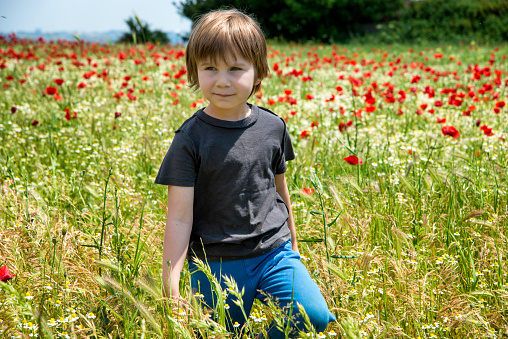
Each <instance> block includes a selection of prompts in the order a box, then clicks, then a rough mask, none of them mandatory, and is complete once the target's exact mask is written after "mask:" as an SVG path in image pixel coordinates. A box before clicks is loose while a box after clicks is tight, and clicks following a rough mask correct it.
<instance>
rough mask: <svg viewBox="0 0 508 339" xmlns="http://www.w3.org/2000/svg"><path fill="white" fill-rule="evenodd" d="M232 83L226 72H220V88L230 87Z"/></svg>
mask: <svg viewBox="0 0 508 339" xmlns="http://www.w3.org/2000/svg"><path fill="white" fill-rule="evenodd" d="M230 84H231V83H230V81H229V77H228V75H227V73H226V72H220V73H219V76H218V78H217V82H216V85H217V86H219V87H224V86H229V85H230Z"/></svg>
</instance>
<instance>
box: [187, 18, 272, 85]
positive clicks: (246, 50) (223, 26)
mask: <svg viewBox="0 0 508 339" xmlns="http://www.w3.org/2000/svg"><path fill="white" fill-rule="evenodd" d="M231 55H232V56H233V57H235V58H236V55H240V56H241V57H242V58H243V59H245V60H247V61H250V62H251V63H252V64H253V65H254V69H255V77H256V79H261V80H262V79H264V78H265V77H266V76H267V75H268V71H269V68H268V62H267V60H266V40H265V36H264V34H263V31H261V28H260V27H259V25H258V24H257V23H256V21H254V19H253V18H251V17H250V16H248V15H246V14H244V13H242V12H240V11H238V10H236V9H230V10H218V11H213V12H209V13H207V14H205V15H203V16H202V17H201V18H200V19H199V20H198V21H197V22H196V25H195V26H194V28H193V29H192V32H191V35H190V38H189V42H188V43H187V49H186V53H185V61H186V64H187V79H188V80H189V86H190V87H191V88H193V89H196V90H197V89H198V88H199V80H198V69H197V63H198V62H199V61H202V60H206V59H208V58H211V60H212V61H215V60H216V58H218V57H219V58H222V59H223V60H224V61H227V57H229V56H231ZM260 87H261V82H260V83H259V84H257V85H255V86H254V87H253V88H252V92H251V95H252V93H255V92H256V91H257V90H259V88H260Z"/></svg>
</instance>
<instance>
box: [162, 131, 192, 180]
mask: <svg viewBox="0 0 508 339" xmlns="http://www.w3.org/2000/svg"><path fill="white" fill-rule="evenodd" d="M196 177H197V157H196V150H195V147H194V144H193V143H192V140H191V139H190V137H189V136H188V135H187V134H186V133H185V132H183V131H176V134H175V137H174V138H173V142H172V143H171V146H170V147H169V150H168V152H167V153H166V156H165V157H164V160H163V161H162V165H161V167H160V168H159V173H157V177H156V178H155V183H156V184H160V185H174V186H185V187H194V185H195V183H196Z"/></svg>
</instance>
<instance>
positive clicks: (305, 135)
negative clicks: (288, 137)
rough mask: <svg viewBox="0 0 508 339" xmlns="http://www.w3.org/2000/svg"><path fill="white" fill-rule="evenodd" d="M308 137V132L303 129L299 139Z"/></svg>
mask: <svg viewBox="0 0 508 339" xmlns="http://www.w3.org/2000/svg"><path fill="white" fill-rule="evenodd" d="M309 136H310V132H309V131H307V130H305V129H304V130H303V131H302V133H300V138H301V139H305V138H308V137H309Z"/></svg>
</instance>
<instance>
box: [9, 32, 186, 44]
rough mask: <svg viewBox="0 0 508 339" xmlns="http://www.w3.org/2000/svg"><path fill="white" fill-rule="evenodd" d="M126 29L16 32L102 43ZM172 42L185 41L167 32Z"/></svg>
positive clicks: (26, 36) (113, 39)
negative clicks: (77, 38)
mask: <svg viewBox="0 0 508 339" xmlns="http://www.w3.org/2000/svg"><path fill="white" fill-rule="evenodd" d="M10 33H11V32H0V35H4V36H7V35H9V34H10ZM124 33H125V31H116V30H114V31H107V32H86V33H85V32H81V33H80V32H42V31H41V30H36V31H34V32H24V31H20V32H16V36H17V37H18V38H22V39H33V40H36V39H38V38H39V37H43V38H44V40H59V39H60V40H71V41H72V40H76V38H75V37H74V35H77V36H78V37H79V38H80V39H81V40H83V41H90V42H100V43H105V44H108V43H115V42H116V41H117V40H118V39H119V38H120V37H121V36H122V35H123V34H124ZM167 35H168V38H169V41H170V42H171V44H173V45H176V44H181V43H183V42H184V40H183V39H182V37H181V36H180V35H178V34H177V33H174V32H168V33H167Z"/></svg>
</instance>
